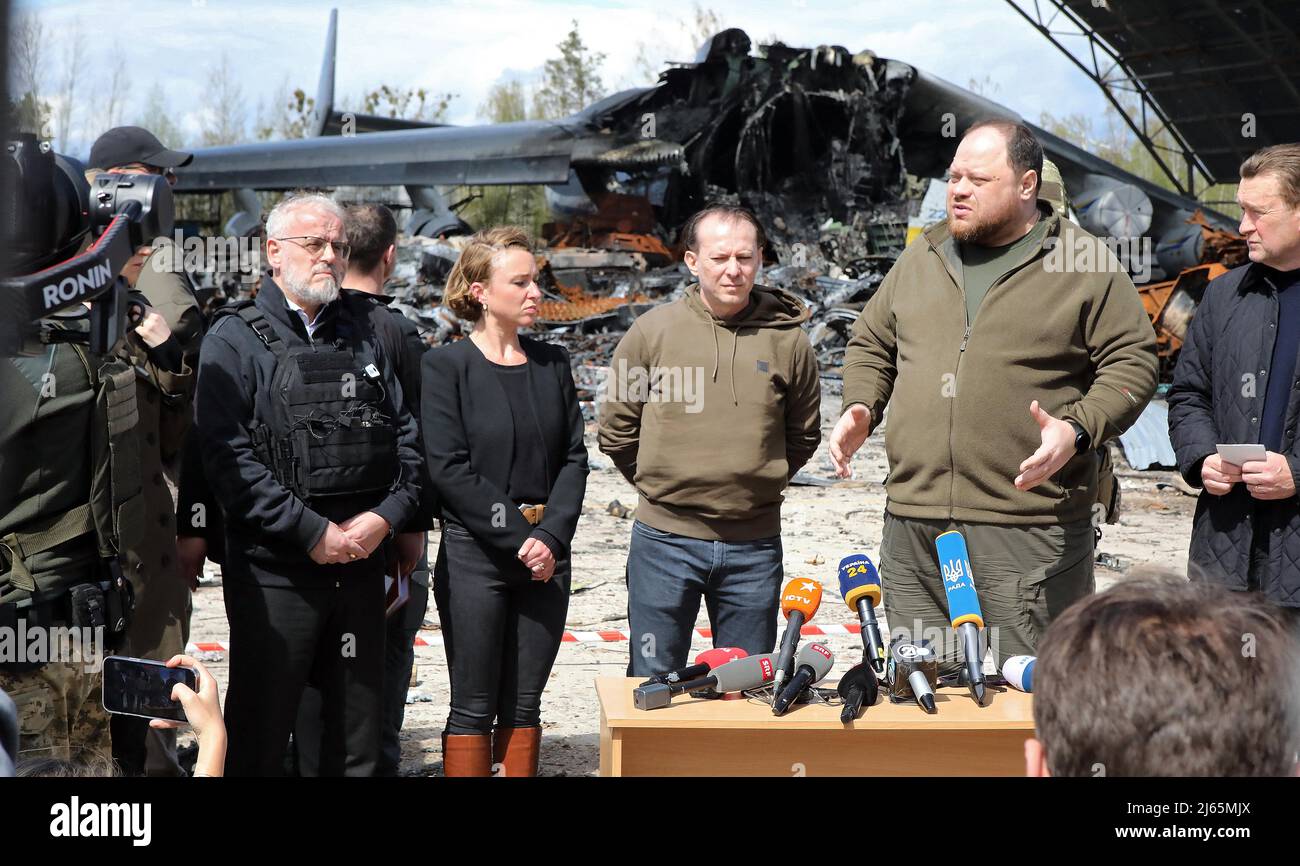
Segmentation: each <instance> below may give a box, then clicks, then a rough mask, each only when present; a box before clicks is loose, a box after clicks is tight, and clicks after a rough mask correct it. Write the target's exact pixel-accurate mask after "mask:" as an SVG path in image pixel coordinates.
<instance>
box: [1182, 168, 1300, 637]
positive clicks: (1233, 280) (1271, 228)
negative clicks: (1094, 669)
mask: <svg viewBox="0 0 1300 866" xmlns="http://www.w3.org/2000/svg"><path fill="white" fill-rule="evenodd" d="M1240 173H1241V183H1240V184H1239V185H1238V187H1237V203H1238V204H1240V205H1241V233H1242V235H1243V236H1244V237H1245V239H1246V247H1247V254H1248V256H1249V259H1250V260H1249V261H1248V262H1247V263H1246V264H1244V265H1241V266H1240V267H1236V268H1233V269H1232V270H1230V271H1228V272H1227V273H1226V274H1223V275H1222V276H1220V277H1219V278H1217V279H1215V280H1211V281H1210V283H1209V285H1207V286H1206V287H1205V293H1204V295H1203V296H1202V298H1201V302H1200V305H1199V306H1197V308H1196V316H1195V318H1193V319H1192V323H1191V325H1189V326H1188V329H1187V338H1186V339H1185V340H1184V341H1183V347H1182V349H1181V351H1180V352H1179V356H1178V366H1177V368H1175V370H1174V383H1173V386H1172V387H1171V388H1170V391H1169V438H1170V441H1171V442H1172V444H1173V446H1174V453H1175V454H1176V455H1177V457H1178V471H1179V472H1180V473H1181V474H1182V476H1183V480H1185V481H1186V482H1187V483H1188V484H1190V485H1192V486H1193V487H1200V488H1202V492H1201V495H1200V497H1199V498H1198V499H1197V501H1196V516H1195V517H1194V518H1193V520H1192V538H1191V543H1190V546H1189V548H1188V556H1187V559H1188V565H1189V572H1190V576H1191V578H1192V579H1193V580H1203V581H1206V582H1209V583H1213V584H1218V585H1220V586H1222V587H1225V588H1226V589H1230V590H1238V591H1249V592H1259V593H1262V594H1263V595H1264V597H1265V598H1267V599H1268V600H1269V601H1271V602H1273V603H1274V604H1277V605H1281V606H1282V607H1286V608H1291V609H1292V610H1293V611H1294V610H1296V609H1297V608H1300V565H1298V563H1300V508H1297V507H1296V506H1297V499H1296V490H1297V481H1298V480H1300V436H1297V435H1296V418H1297V414H1298V413H1300V375H1297V374H1298V373H1300V144H1277V145H1273V146H1272V147H1266V148H1264V149H1263V150H1260V151H1258V152H1257V153H1255V154H1253V155H1252V156H1251V157H1249V158H1248V159H1247V160H1246V161H1245V162H1243V163H1242V164H1241V169H1240ZM1223 445H1229V446H1235V447H1231V448H1222V447H1220V446H1223ZM1247 445H1255V446H1256V449H1255V454H1254V455H1251V454H1249V449H1247V448H1244V447H1243V446H1247ZM1243 451H1244V452H1246V453H1245V454H1244V455H1240V454H1237V453H1234V452H1243ZM1225 454H1226V455H1227V456H1225ZM1242 456H1245V457H1246V458H1248V459H1242ZM1228 457H1235V458H1236V459H1238V460H1241V461H1242V462H1240V463H1235V462H1233V460H1231V459H1228ZM1249 458H1253V459H1249Z"/></svg>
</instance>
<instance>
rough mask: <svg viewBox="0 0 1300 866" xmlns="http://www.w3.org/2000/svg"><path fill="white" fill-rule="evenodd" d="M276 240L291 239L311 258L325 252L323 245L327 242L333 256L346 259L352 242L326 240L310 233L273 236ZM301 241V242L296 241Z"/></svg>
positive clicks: (315, 257) (350, 251)
mask: <svg viewBox="0 0 1300 866" xmlns="http://www.w3.org/2000/svg"><path fill="white" fill-rule="evenodd" d="M273 240H277V241H293V243H294V244H295V245H296V246H300V247H302V248H303V249H304V250H306V251H307V255H309V256H311V257H312V258H313V259H318V258H320V256H321V253H323V252H325V245H326V244H328V245H329V247H330V249H332V250H334V256H335V257H336V258H340V259H346V258H347V257H348V256H349V255H351V254H352V244H349V243H344V242H343V241H327V240H325V238H317V237H312V236H311V235H300V236H298V237H293V238H274V239H273ZM299 241H302V243H298V242H299Z"/></svg>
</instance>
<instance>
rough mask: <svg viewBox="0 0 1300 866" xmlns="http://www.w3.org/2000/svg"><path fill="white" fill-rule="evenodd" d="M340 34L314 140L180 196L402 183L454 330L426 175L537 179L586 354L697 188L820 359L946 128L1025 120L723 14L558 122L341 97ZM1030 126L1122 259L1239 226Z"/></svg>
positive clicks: (913, 212) (1154, 262)
mask: <svg viewBox="0 0 1300 866" xmlns="http://www.w3.org/2000/svg"><path fill="white" fill-rule="evenodd" d="M336 44H337V12H332V13H331V16H330V25H329V31H328V35H327V43H326V54H325V61H324V64H323V66H322V70H321V79H320V84H319V86H318V90H317V102H316V112H317V114H316V118H315V120H316V122H315V129H314V133H315V135H314V137H311V138H307V139H300V140H293V141H280V142H264V143H258V144H251V145H234V146H227V147H213V148H205V149H200V150H197V151H196V152H195V157H194V161H193V162H192V163H191V164H190V165H189V166H187V167H185V168H183V169H180V170H179V171H178V176H179V180H178V184H177V187H176V189H177V192H178V193H185V192H217V191H225V190H234V191H236V193H237V200H238V201H240V202H242V203H245V205H246V207H247V208H248V211H247V212H245V213H241V214H239V215H237V217H236V219H235V220H232V225H233V226H234V227H235V228H236V229H239V228H240V227H241V226H242V229H243V230H247V229H248V228H250V227H253V226H256V225H257V224H258V217H259V216H260V214H259V213H257V212H256V210H255V209H256V197H255V196H253V195H251V193H250V192H249V191H250V190H255V189H257V190H288V189H294V188H301V187H315V188H338V187H342V186H376V187H404V188H405V189H406V192H407V195H408V196H409V200H410V202H411V208H412V213H411V218H410V219H409V220H408V222H407V230H408V232H409V233H410V235H412V238H411V241H410V242H409V243H407V244H404V250H403V263H404V267H403V269H402V270H400V271H399V275H398V276H399V278H401V279H399V283H400V282H405V284H406V285H405V286H401V287H400V288H399V289H398V292H397V293H398V295H399V297H401V299H402V300H403V301H404V302H405V303H407V304H409V305H410V308H411V311H412V312H413V313H415V314H417V315H419V317H420V318H421V319H422V320H423V321H424V322H425V323H426V325H428V326H429V328H430V330H431V332H432V333H431V339H434V340H438V341H440V340H443V339H448V338H452V337H454V336H455V335H456V332H457V329H458V323H457V322H456V321H455V319H454V317H453V316H451V315H450V313H449V312H448V311H446V310H444V309H442V308H441V307H438V306H437V302H438V300H439V299H440V294H441V279H442V277H445V274H446V272H447V270H448V268H449V267H450V263H451V262H452V261H454V258H455V256H456V255H457V252H456V241H455V237H454V236H456V235H461V234H464V233H466V232H468V231H469V230H470V227H469V226H468V225H466V224H465V222H464V221H463V220H462V219H461V218H460V217H459V216H458V215H457V214H456V213H455V212H454V209H453V208H452V207H450V206H449V205H448V204H447V201H446V199H445V197H444V194H443V192H442V191H441V189H440V188H442V189H446V188H448V187H452V186H475V185H494V184H542V185H545V189H546V197H547V202H548V205H549V207H550V210H551V214H552V217H553V220H554V221H553V222H552V223H550V224H548V225H547V227H546V230H545V232H544V236H545V240H546V241H547V246H546V248H545V249H544V250H543V251H542V252H541V254H540V256H541V258H542V260H543V280H542V282H543V286H544V288H545V289H546V291H547V293H548V295H549V298H548V300H547V302H545V303H544V304H543V311H542V318H543V321H542V322H540V323H539V327H545V328H547V329H549V330H550V331H551V332H552V333H553V334H554V335H555V337H557V338H559V339H562V340H564V341H565V342H569V343H570V344H571V345H570V348H571V349H574V350H575V351H574V356H575V362H576V363H579V364H580V365H583V366H587V365H588V364H594V365H599V364H602V363H604V361H603V359H604V358H606V357H607V356H608V353H609V352H610V351H611V350H612V347H613V345H614V343H615V342H616V339H617V335H618V333H619V332H621V331H623V330H626V328H627V327H628V326H629V325H630V324H631V321H632V319H633V318H634V317H635V315H637V314H638V313H639V312H640V311H641V310H643V309H645V305H648V304H653V303H656V302H658V301H661V300H663V299H665V298H667V297H670V296H671V295H672V294H673V292H675V291H677V290H679V289H681V288H683V287H684V286H685V285H686V284H687V283H688V282H689V275H688V274H686V273H685V271H684V270H683V269H682V267H681V266H680V265H679V264H677V261H678V259H679V258H680V257H679V256H678V255H677V254H676V253H677V252H678V251H677V250H675V249H674V246H673V245H674V244H675V243H676V240H677V237H676V234H677V229H678V228H679V227H680V226H681V224H682V223H683V222H684V221H685V220H686V218H687V217H688V216H689V215H690V214H691V213H693V212H694V211H695V210H697V209H698V208H699V207H701V206H702V205H703V204H704V203H706V202H710V201H727V202H735V203H742V204H745V205H747V206H749V207H751V208H752V209H753V210H755V211H756V212H757V213H758V215H759V217H760V219H761V220H762V221H763V223H764V225H765V226H766V227H767V229H768V232H769V235H770V238H771V244H770V249H769V250H768V260H767V263H766V267H765V270H764V273H763V276H762V281H763V282H765V283H768V284H772V285H779V286H782V287H783V288H787V289H789V290H791V291H793V292H795V293H796V294H798V295H800V296H801V297H803V298H804V299H805V300H807V302H808V303H809V306H810V307H811V308H812V310H813V314H814V315H813V319H812V322H811V324H810V337H811V338H812V340H813V342H814V345H815V346H816V347H817V349H818V353H819V357H820V359H821V361H822V362H823V367H824V369H826V370H827V371H828V372H832V371H834V368H835V367H837V366H838V364H839V356H840V354H841V353H842V350H843V345H844V343H845V341H846V337H847V332H848V328H849V326H850V325H851V324H852V322H853V320H854V319H855V318H856V315H857V312H858V310H860V309H861V307H862V304H863V303H865V302H866V300H867V299H868V298H869V297H870V296H871V294H872V293H873V292H874V290H875V288H876V286H877V285H878V284H879V283H880V282H881V280H882V279H883V277H884V274H885V273H886V271H887V270H888V269H889V267H890V266H891V265H892V264H893V262H894V260H895V258H896V257H897V256H898V254H899V253H900V252H901V250H902V248H903V246H904V245H905V244H906V242H907V238H908V231H907V228H908V221H909V218H912V219H915V217H916V216H917V212H918V211H919V210H920V203H921V199H922V194H923V193H924V192H925V191H926V182H927V181H928V180H929V179H932V178H938V177H941V176H942V175H943V173H944V172H945V171H946V169H947V165H948V163H949V161H950V159H951V157H952V154H953V151H954V150H955V147H956V143H957V134H958V133H959V132H960V130H962V129H964V128H965V127H966V126H968V125H970V124H971V123H973V122H974V121H976V120H978V119H981V118H986V117H1004V118H1011V119H1016V120H1020V119H1021V118H1019V116H1018V115H1016V114H1015V113H1014V112H1011V111H1010V110H1009V109H1006V108H1004V107H1002V106H1000V105H997V104H996V103H993V102H991V101H989V100H987V99H984V98H982V97H980V96H977V95H975V94H972V93H970V92H968V91H965V90H963V89H961V88H958V87H956V86H954V85H952V84H949V83H948V82H946V81H943V80H942V79H940V78H937V77H935V76H932V75H929V74H927V73H925V72H923V71H921V70H919V69H917V68H916V67H913V66H911V65H909V64H906V63H903V62H901V61H897V60H888V59H884V58H881V57H878V56H877V55H875V54H874V53H872V52H870V51H860V52H858V53H853V52H850V51H849V50H848V49H846V48H843V47H840V46H818V47H816V48H807V49H805V48H793V47H790V46H787V45H784V44H782V43H779V42H778V43H775V44H772V45H767V46H763V47H762V48H761V50H760V51H758V52H757V53H755V52H753V45H752V44H751V42H750V39H749V37H748V36H747V35H746V34H745V33H744V32H743V31H741V30H737V29H730V30H725V31H723V32H721V33H718V34H717V35H715V36H714V37H712V38H711V39H710V40H708V41H707V42H706V43H705V44H704V45H703V46H702V47H701V48H700V50H699V53H698V55H697V57H696V58H695V60H694V62H691V63H682V64H676V65H673V66H672V67H670V68H669V69H667V70H666V71H665V72H663V73H662V74H661V76H660V79H659V82H658V84H656V85H655V86H652V87H643V88H635V89H631V90H625V91H622V92H620V93H616V94H613V95H611V96H609V97H606V98H604V99H601V100H599V101H598V102H596V103H594V104H592V105H590V106H588V107H587V108H586V109H584V110H582V111H581V112H579V113H577V114H575V115H572V116H570V117H567V118H564V119H562V120H558V121H521V122H516V123H501V124H492V125H483V126H471V127H457V126H448V125H438V124H428V123H414V122H407V121H402V120H400V119H392V118H380V117H369V116H365V115H356V114H351V113H344V112H341V111H339V110H337V109H336V108H335V107H334V105H333V90H334V58H335V49H336ZM1030 126H1031V128H1034V130H1035V132H1036V133H1037V134H1038V136H1039V138H1040V140H1041V141H1042V142H1043V145H1044V150H1045V152H1046V154H1047V156H1048V158H1049V159H1051V160H1052V161H1053V162H1054V163H1055V164H1056V165H1057V166H1058V167H1059V170H1060V173H1061V175H1062V177H1063V180H1064V185H1065V187H1066V190H1067V191H1068V192H1069V194H1070V198H1071V200H1072V202H1073V204H1074V211H1073V212H1074V214H1075V215H1076V216H1077V218H1078V221H1079V222H1080V223H1081V224H1082V225H1083V226H1084V227H1085V228H1086V229H1088V230H1089V231H1091V232H1092V233H1094V234H1096V235H1098V236H1102V237H1115V238H1122V239H1125V240H1128V241H1132V242H1133V243H1132V245H1131V248H1132V249H1134V250H1137V251H1139V252H1138V256H1139V258H1135V259H1133V260H1131V261H1128V262H1126V264H1127V265H1128V266H1129V269H1130V271H1132V272H1134V273H1135V274H1142V275H1147V276H1148V277H1149V278H1150V279H1152V280H1158V279H1163V278H1165V277H1177V276H1178V275H1179V274H1180V273H1182V272H1184V271H1185V270H1187V269H1188V268H1196V267H1198V266H1200V265H1202V264H1203V263H1204V262H1206V261H1217V260H1218V259H1216V258H1213V256H1215V255H1217V253H1218V248H1217V247H1215V245H1214V243H1213V242H1212V239H1213V238H1221V237H1222V234H1223V232H1225V231H1230V230H1231V229H1232V228H1234V227H1235V223H1234V221H1233V220H1231V219H1230V218H1228V217H1226V216H1224V215H1223V214H1219V213H1216V212H1213V211H1209V210H1206V209H1204V208H1202V207H1201V206H1200V205H1199V204H1198V203H1197V202H1196V201H1195V200H1193V199H1190V198H1186V197H1183V196H1180V195H1178V194H1176V193H1173V192H1170V191H1168V190H1165V189H1163V188H1162V187H1159V186H1157V185H1155V184H1153V183H1150V182H1149V181H1146V180H1144V179H1142V178H1139V177H1137V176H1135V175H1132V174H1130V173H1128V172H1126V171H1124V170H1122V169H1120V168H1118V167H1116V166H1114V165H1111V164H1110V163H1107V162H1105V161H1104V160H1101V159H1099V158H1098V157H1096V156H1094V155H1093V154H1090V153H1088V152H1087V151H1085V150H1083V149H1081V148H1079V147H1077V146H1075V145H1073V144H1071V143H1069V142H1067V141H1065V140H1064V139H1062V138H1060V137H1058V136H1055V135H1053V134H1051V133H1049V132H1047V131H1046V130H1042V129H1038V128H1037V127H1033V125H1032V124H1030ZM341 132H342V133H345V134H339V133H341ZM930 185H931V186H934V185H935V182H934V181H930ZM939 186H940V187H941V184H940V185H939ZM933 196H934V194H933V193H932V197H933ZM1198 212H1199V216H1198V215H1197V214H1198ZM939 215H940V216H941V211H940V214H939ZM1207 239H1210V240H1207ZM1139 259H1140V260H1139ZM1184 295H1186V296H1185V297H1184V296H1179V295H1178V293H1177V291H1176V290H1175V288H1174V287H1172V286H1171V288H1170V289H1169V291H1167V292H1166V291H1164V290H1163V289H1162V291H1161V292H1160V294H1159V295H1158V296H1153V297H1150V298H1148V299H1147V300H1148V306H1149V308H1151V309H1152V314H1153V318H1156V317H1158V316H1161V315H1163V313H1164V312H1165V311H1166V309H1169V310H1171V311H1172V312H1173V313H1174V314H1176V315H1175V317H1176V318H1177V320H1178V323H1180V324H1182V325H1183V326H1184V327H1185V320H1186V319H1187V318H1189V317H1190V314H1189V310H1188V307H1189V305H1190V307H1194V305H1195V302H1196V301H1197V300H1199V295H1196V296H1195V297H1192V296H1191V295H1188V294H1187V293H1186V292H1184ZM1178 317H1180V318H1178ZM597 334H600V335H603V336H591V335H597ZM566 335H567V336H566ZM580 378H581V377H580Z"/></svg>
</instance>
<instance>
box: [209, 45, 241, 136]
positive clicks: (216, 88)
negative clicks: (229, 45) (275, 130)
mask: <svg viewBox="0 0 1300 866" xmlns="http://www.w3.org/2000/svg"><path fill="white" fill-rule="evenodd" d="M204 96H205V101H206V104H205V105H204V106H203V109H204V111H203V120H202V122H201V128H200V132H199V138H200V141H201V143H202V144H203V146H204V147H215V146H218V145H224V144H241V143H243V142H244V140H245V139H246V138H247V130H246V128H245V126H246V117H245V110H244V91H243V88H241V87H240V86H239V84H238V82H236V81H235V75H234V70H233V69H232V68H231V65H230V56H229V55H228V54H225V53H223V54H222V55H221V58H220V59H219V60H218V61H217V62H215V63H214V64H212V65H211V66H210V67H208V81H207V87H206V88H205V89H204Z"/></svg>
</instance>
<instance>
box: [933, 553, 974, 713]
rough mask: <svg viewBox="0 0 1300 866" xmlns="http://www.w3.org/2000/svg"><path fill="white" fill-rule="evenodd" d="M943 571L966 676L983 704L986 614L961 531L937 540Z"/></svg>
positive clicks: (972, 692) (944, 585) (944, 583)
mask: <svg viewBox="0 0 1300 866" xmlns="http://www.w3.org/2000/svg"><path fill="white" fill-rule="evenodd" d="M934 546H935V550H936V551H938V554H939V567H940V569H942V571H943V590H944V592H946V593H947V594H948V616H949V618H950V619H951V620H952V627H953V630H954V631H956V632H957V633H958V634H959V635H961V642H962V652H963V654H964V655H965V656H966V677H967V681H968V685H969V686H970V692H971V695H972V696H973V697H974V698H975V703H977V704H979V705H981V706H983V704H984V654H983V653H982V652H980V629H982V628H984V614H982V613H981V612H980V599H979V596H978V595H977V594H976V593H975V576H974V574H972V573H971V567H970V555H969V554H968V553H967V552H966V538H965V536H963V535H962V534H961V533H960V532H957V531H955V530H954V531H951V532H945V533H943V534H942V535H940V536H939V537H938V538H936V539H935V540H934Z"/></svg>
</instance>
